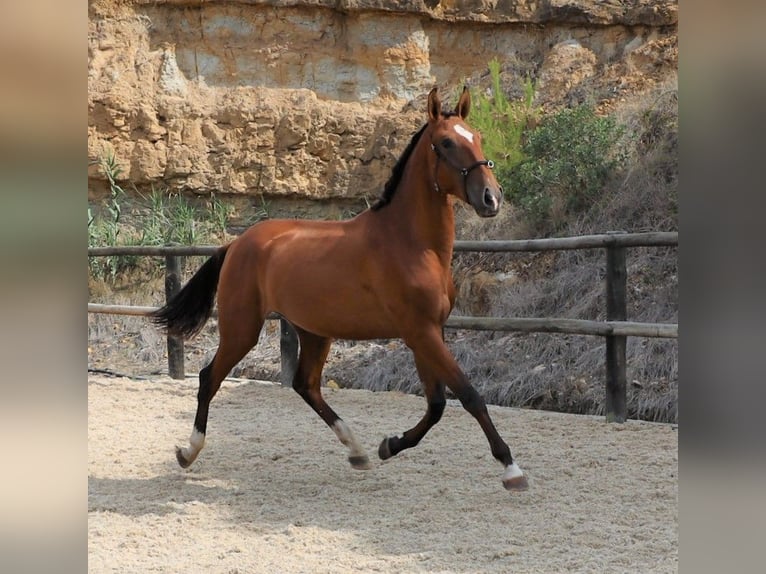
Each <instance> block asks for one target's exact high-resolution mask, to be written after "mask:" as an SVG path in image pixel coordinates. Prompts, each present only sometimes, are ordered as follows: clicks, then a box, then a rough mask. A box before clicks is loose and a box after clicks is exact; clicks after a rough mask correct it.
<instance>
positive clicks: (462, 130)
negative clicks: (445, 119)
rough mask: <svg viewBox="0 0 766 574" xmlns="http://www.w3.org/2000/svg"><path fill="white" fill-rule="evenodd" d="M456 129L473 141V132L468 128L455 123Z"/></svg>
mask: <svg viewBox="0 0 766 574" xmlns="http://www.w3.org/2000/svg"><path fill="white" fill-rule="evenodd" d="M455 131H456V132H457V133H458V134H460V135H461V136H463V137H464V138H465V139H467V140H468V141H469V142H471V143H473V134H472V133H471V132H469V131H468V130H467V129H465V128H464V127H463V126H461V125H460V124H455Z"/></svg>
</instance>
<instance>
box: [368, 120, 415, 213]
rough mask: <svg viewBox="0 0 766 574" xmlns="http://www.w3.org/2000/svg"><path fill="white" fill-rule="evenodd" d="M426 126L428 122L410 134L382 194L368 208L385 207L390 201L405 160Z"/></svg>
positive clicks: (397, 184)
mask: <svg viewBox="0 0 766 574" xmlns="http://www.w3.org/2000/svg"><path fill="white" fill-rule="evenodd" d="M427 127H428V124H425V125H424V126H423V127H422V128H420V129H419V130H418V131H417V133H416V134H415V135H413V136H412V139H411V140H410V143H408V144H407V147H406V148H405V149H404V152H403V153H402V155H401V157H399V159H398V160H397V162H396V165H395V166H394V167H393V169H392V170H391V177H389V178H388V181H387V182H386V185H385V186H384V187H383V195H381V196H380V197H379V198H378V201H376V202H375V203H374V204H373V205H372V207H371V208H370V209H372V210H373V211H378V210H379V209H380V208H382V207H385V206H386V205H388V204H389V203H391V199H393V197H394V193H396V189H397V188H398V187H399V182H400V181H401V180H402V175H403V174H404V166H405V165H407V160H408V159H410V156H411V155H412V150H414V149H415V146H416V145H417V144H418V141H420V136H422V135H423V132H424V131H426V128H427Z"/></svg>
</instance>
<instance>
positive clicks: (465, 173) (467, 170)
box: [431, 143, 495, 194]
mask: <svg viewBox="0 0 766 574" xmlns="http://www.w3.org/2000/svg"><path fill="white" fill-rule="evenodd" d="M431 149H432V150H433V151H434V153H435V154H436V167H435V168H434V189H435V190H436V191H437V192H438V193H441V189H440V188H439V182H438V180H437V179H436V172H437V171H438V170H439V160H441V159H443V160H444V161H446V162H447V163H448V164H449V166H450V167H452V168H453V169H456V170H457V171H459V172H460V175H462V176H463V188H464V190H465V192H466V194H467V193H468V174H469V173H471V172H472V171H473V170H474V169H476V168H477V167H479V166H480V165H486V166H487V167H488V168H489V169H492V168H494V167H495V162H494V161H492V160H491V159H481V160H479V161H477V162H476V163H474V164H472V165H470V166H469V167H459V166H457V165H455V164H454V163H452V161H451V160H450V158H448V157H447V156H444V155H442V153H441V152H440V151H439V148H437V147H436V146H435V145H434V144H433V143H431Z"/></svg>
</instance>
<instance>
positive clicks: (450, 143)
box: [442, 138, 455, 149]
mask: <svg viewBox="0 0 766 574" xmlns="http://www.w3.org/2000/svg"><path fill="white" fill-rule="evenodd" d="M454 145H455V142H453V141H452V140H451V139H449V138H444V139H443V140H442V147H443V148H444V149H449V148H451V147H452V146H454Z"/></svg>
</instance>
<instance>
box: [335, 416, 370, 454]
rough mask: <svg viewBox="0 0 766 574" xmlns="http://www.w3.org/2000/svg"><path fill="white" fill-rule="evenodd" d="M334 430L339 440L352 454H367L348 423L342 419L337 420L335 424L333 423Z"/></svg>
mask: <svg viewBox="0 0 766 574" xmlns="http://www.w3.org/2000/svg"><path fill="white" fill-rule="evenodd" d="M332 430H334V431H335V434H336V435H337V437H338V440H340V442H342V443H343V444H345V445H346V446H347V447H348V448H349V450H350V451H351V455H352V456H365V454H364V451H363V450H362V447H361V446H359V443H357V442H356V439H355V438H354V435H353V433H352V432H351V429H350V428H348V425H347V424H346V423H345V422H343V421H342V420H337V421H335V424H334V425H332Z"/></svg>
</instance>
